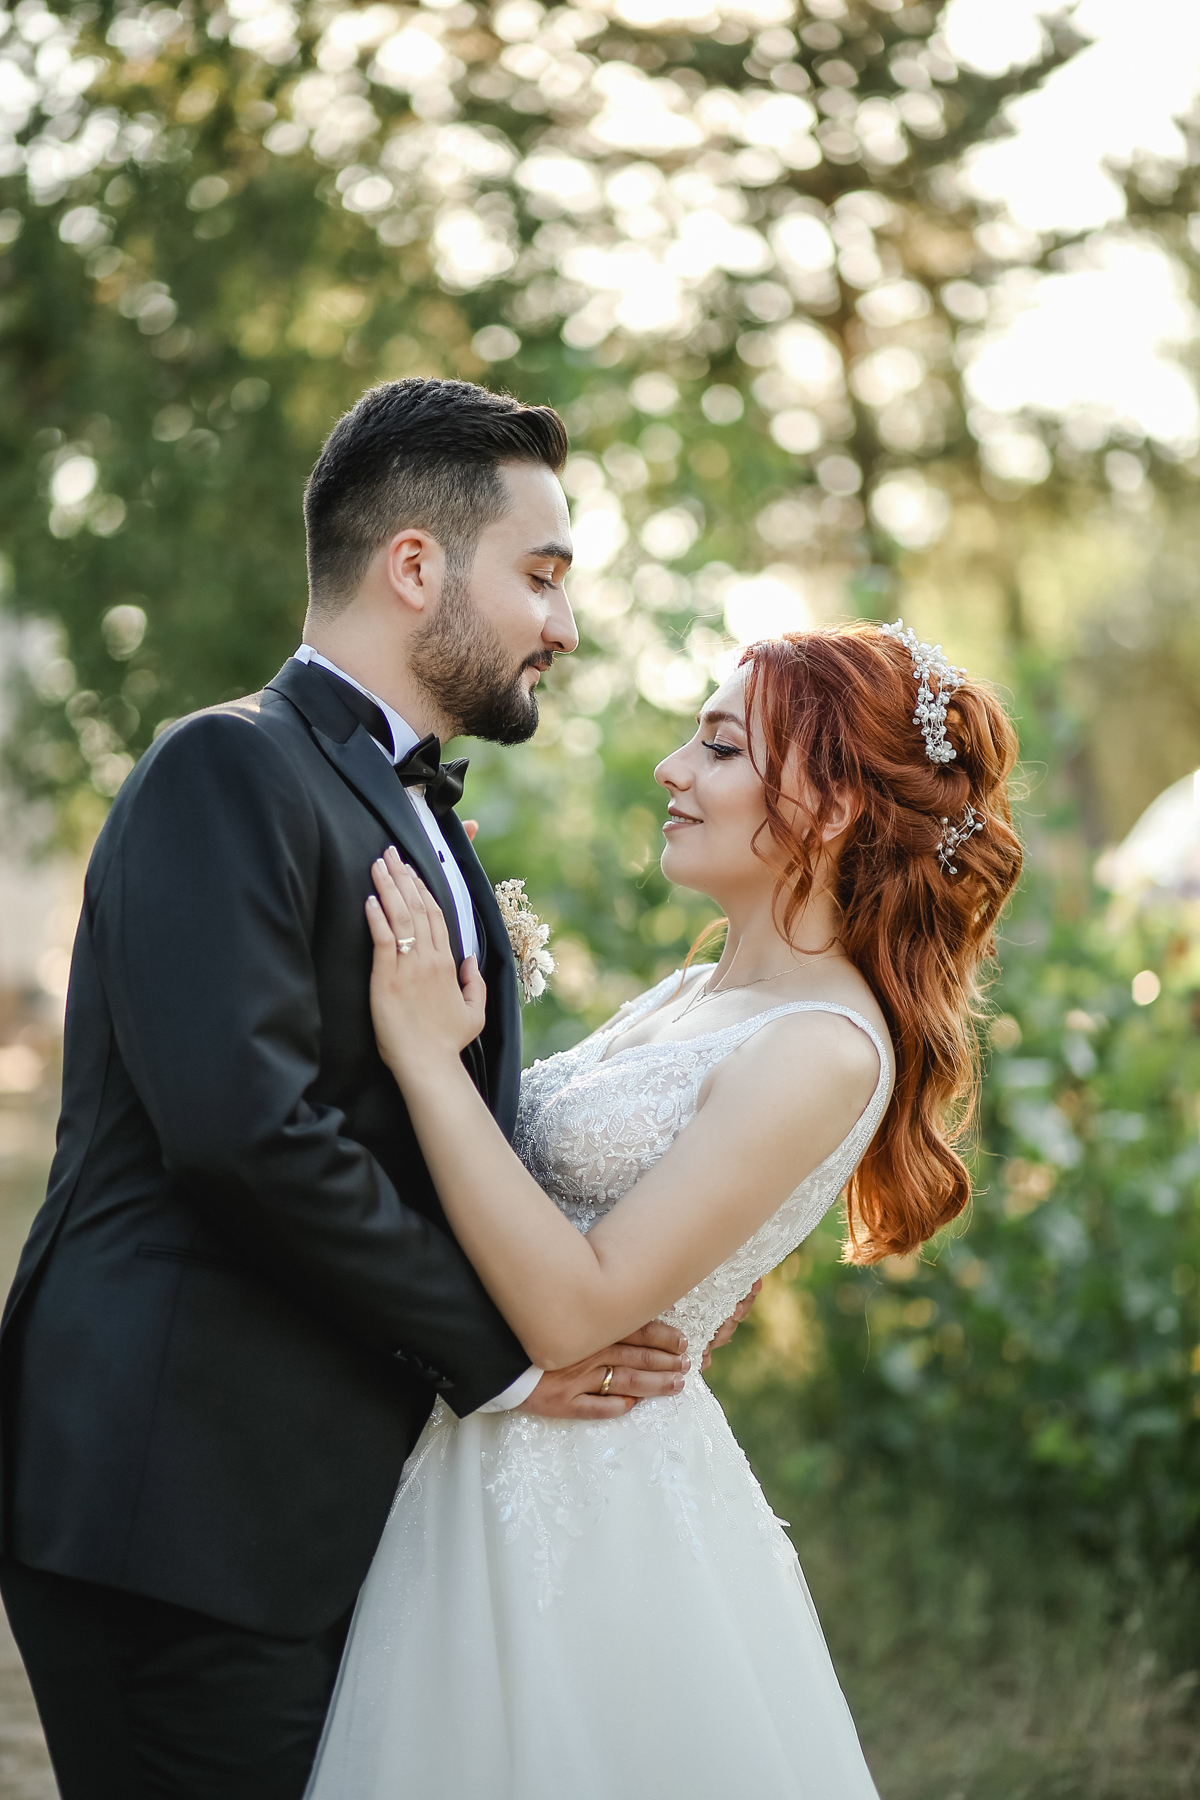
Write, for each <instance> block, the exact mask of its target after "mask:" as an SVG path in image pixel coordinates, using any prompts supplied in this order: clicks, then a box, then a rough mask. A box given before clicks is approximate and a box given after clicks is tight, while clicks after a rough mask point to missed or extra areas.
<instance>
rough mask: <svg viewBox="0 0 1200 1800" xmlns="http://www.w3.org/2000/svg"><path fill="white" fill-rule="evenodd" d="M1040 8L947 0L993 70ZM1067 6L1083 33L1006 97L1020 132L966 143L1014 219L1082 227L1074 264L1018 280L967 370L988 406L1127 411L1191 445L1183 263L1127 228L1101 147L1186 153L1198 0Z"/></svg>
mask: <svg viewBox="0 0 1200 1800" xmlns="http://www.w3.org/2000/svg"><path fill="white" fill-rule="evenodd" d="M1046 10H1047V8H1046V6H1045V4H1044V3H1043V4H1042V5H1041V6H1039V5H1036V4H1033V3H1031V0H952V4H951V6H950V7H949V9H948V12H947V15H946V25H945V29H946V35H947V37H948V38H949V40H950V43H951V46H952V48H953V49H954V51H955V53H956V55H957V56H958V57H959V58H960V59H961V60H962V61H963V62H968V63H970V64H972V65H974V66H975V67H977V68H979V69H982V70H984V71H987V72H991V73H999V72H1000V71H1002V70H1003V69H1005V68H1008V67H1012V66H1021V65H1023V64H1025V63H1027V62H1028V61H1030V60H1031V59H1032V58H1033V57H1034V56H1035V55H1036V54H1037V51H1038V46H1039V42H1040V39H1041V30H1042V28H1041V26H1040V24H1039V23H1038V18H1037V15H1038V12H1039V11H1046ZM1069 17H1070V19H1071V22H1072V23H1073V24H1074V26H1075V27H1076V29H1077V30H1078V31H1079V32H1080V33H1081V34H1082V35H1084V36H1086V37H1088V38H1090V39H1091V40H1092V41H1091V42H1090V44H1089V45H1088V47H1087V48H1086V49H1084V50H1082V51H1081V52H1080V53H1079V54H1078V55H1077V56H1075V57H1074V58H1072V60H1071V61H1070V62H1069V63H1066V64H1065V65H1064V66H1063V67H1062V68H1061V69H1058V70H1057V71H1056V72H1055V73H1054V74H1053V75H1051V76H1050V77H1049V79H1048V80H1047V81H1046V83H1045V84H1044V86H1043V87H1042V88H1041V89H1039V90H1038V91H1037V92H1036V93H1032V94H1029V95H1026V96H1024V97H1023V98H1021V99H1019V100H1016V101H1014V102H1013V103H1012V105H1011V107H1010V111H1009V117H1010V119H1011V121H1012V123H1013V124H1014V125H1015V127H1016V133H1015V136H1014V137H1012V138H1009V139H1006V140H1001V141H999V142H997V143H996V144H993V145H988V146H986V147H984V148H982V149H980V150H978V151H977V152H975V154H974V155H973V157H972V158H971V161H970V165H969V179H970V181H971V184H972V186H973V187H974V189H975V191H976V192H977V193H978V194H980V195H981V196H984V197H986V198H989V199H994V200H997V201H1001V202H1003V204H1004V205H1005V206H1006V208H1007V210H1008V212H1009V214H1010V215H1011V217H1012V218H1013V220H1014V221H1015V222H1016V223H1017V225H1019V226H1022V227H1024V228H1025V229H1027V230H1029V231H1063V232H1074V231H1079V232H1086V233H1089V234H1090V237H1089V241H1088V243H1087V246H1086V249H1085V250H1084V251H1083V252H1082V253H1081V254H1080V255H1079V257H1078V259H1077V261H1078V265H1079V266H1078V267H1076V268H1075V269H1073V270H1072V271H1071V272H1068V273H1064V274H1061V275H1054V276H1051V277H1048V278H1046V279H1045V280H1043V281H1042V282H1040V283H1036V284H1029V283H1026V284H1025V288H1024V291H1023V294H1022V300H1023V302H1024V304H1022V305H1019V306H1016V305H1014V306H1010V307H1008V308H1006V309H1005V310H1007V311H1008V312H1009V321H1008V322H1007V323H1005V324H1003V325H1002V326H1001V329H1000V330H999V331H998V332H997V333H995V334H993V335H992V337H991V339H990V341H988V340H985V342H984V344H983V346H982V348H981V350H980V353H979V355H978V358H977V360H976V362H975V364H974V366H973V369H972V371H971V375H970V378H969V379H970V382H971V386H972V387H973V389H974V391H975V394H976V396H977V397H978V399H979V400H980V401H981V402H982V403H983V404H984V405H986V406H988V407H990V408H993V409H995V410H997V411H1008V410H1010V409H1016V408H1018V407H1020V406H1023V405H1033V406H1044V407H1046V408H1048V409H1051V410H1053V411H1056V412H1072V411H1077V412H1079V413H1080V414H1083V415H1090V416H1092V417H1095V418H1098V419H1099V420H1104V419H1107V420H1110V421H1112V420H1118V421H1124V422H1126V423H1127V425H1129V426H1131V427H1134V428H1140V429H1141V430H1143V431H1144V432H1145V433H1146V434H1147V435H1148V436H1151V437H1154V438H1156V439H1158V440H1159V441H1160V442H1162V443H1165V444H1167V445H1171V446H1173V447H1174V448H1176V449H1177V450H1178V451H1180V452H1183V453H1188V452H1190V451H1193V450H1194V449H1195V448H1196V447H1197V444H1200V410H1198V408H1197V400H1196V393H1195V388H1194V386H1193V383H1192V381H1191V380H1190V379H1189V378H1188V377H1187V376H1186V375H1185V374H1184V372H1183V370H1182V368H1181V367H1180V366H1179V365H1178V363H1177V362H1176V361H1175V360H1174V358H1173V356H1172V350H1173V349H1174V348H1175V347H1176V346H1178V345H1181V344H1183V343H1184V342H1186V341H1187V340H1188V339H1190V338H1192V337H1193V336H1194V335H1195V334H1196V332H1197V329H1198V324H1200V322H1198V321H1197V318H1196V313H1195V309H1194V308H1193V307H1192V305H1191V303H1190V301H1189V300H1188V298H1187V294H1186V291H1185V287H1184V283H1183V280H1182V277H1181V274H1180V272H1179V271H1178V269H1177V268H1176V267H1175V266H1174V265H1173V264H1172V263H1171V262H1170V261H1169V260H1168V259H1167V258H1165V257H1163V256H1162V255H1160V254H1159V253H1158V252H1157V251H1156V250H1154V249H1153V248H1151V247H1149V246H1147V245H1146V244H1145V242H1144V241H1142V242H1141V243H1138V244H1134V243H1132V242H1130V241H1129V235H1128V233H1127V232H1126V231H1125V230H1123V228H1122V225H1121V221H1122V219H1123V217H1124V200H1123V196H1122V193H1121V190H1120V188H1119V187H1118V186H1117V184H1116V182H1115V181H1114V180H1113V179H1112V176H1111V174H1110V173H1109V172H1108V170H1107V169H1106V168H1105V162H1106V160H1113V161H1116V162H1118V163H1128V162H1129V161H1130V160H1131V159H1133V158H1135V157H1137V156H1139V155H1146V156H1150V157H1154V158H1161V159H1164V160H1166V161H1168V162H1179V161H1182V160H1183V158H1184V154H1185V149H1184V140H1183V136H1182V133H1181V131H1180V129H1179V126H1178V125H1177V124H1176V122H1175V120H1176V118H1177V117H1178V116H1179V115H1180V114H1182V113H1184V112H1186V111H1187V110H1188V109H1189V108H1190V107H1191V106H1192V105H1193V104H1194V103H1195V100H1196V96H1197V94H1200V3H1198V0H1079V4H1077V5H1076V6H1074V7H1073V8H1071V9H1070V11H1069ZM1012 298H1014V299H1015V295H1013V296H1012Z"/></svg>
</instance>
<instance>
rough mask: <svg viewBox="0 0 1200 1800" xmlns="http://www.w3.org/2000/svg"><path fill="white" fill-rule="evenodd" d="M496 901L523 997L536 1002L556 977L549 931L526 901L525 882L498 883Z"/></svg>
mask: <svg viewBox="0 0 1200 1800" xmlns="http://www.w3.org/2000/svg"><path fill="white" fill-rule="evenodd" d="M496 900H497V902H498V904H499V907H500V917H501V918H502V919H503V920H504V928H505V930H506V931H507V932H508V941H509V943H510V944H511V945H512V953H513V956H514V957H515V958H516V963H517V980H518V981H519V982H520V984H521V997H522V999H523V1000H525V1001H530V1000H536V999H537V997H538V995H539V994H544V993H545V991H546V977H547V975H553V973H554V958H553V957H552V956H551V954H550V952H549V951H548V950H547V948H546V945H547V943H548V942H549V938H550V927H549V926H548V925H543V924H542V921H541V920H540V919H539V918H538V916H537V914H536V913H535V912H534V910H533V908H532V907H531V906H530V904H529V902H528V900H527V899H526V898H525V883H524V882H523V881H498V882H497V883H496Z"/></svg>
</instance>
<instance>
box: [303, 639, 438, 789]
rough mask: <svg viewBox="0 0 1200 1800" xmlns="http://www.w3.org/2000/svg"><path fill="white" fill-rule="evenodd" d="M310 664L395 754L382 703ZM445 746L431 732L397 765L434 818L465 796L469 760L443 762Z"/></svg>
mask: <svg viewBox="0 0 1200 1800" xmlns="http://www.w3.org/2000/svg"><path fill="white" fill-rule="evenodd" d="M310 666H311V667H313V668H315V669H316V670H318V672H319V673H320V674H321V675H322V676H323V677H324V679H325V680H326V681H327V682H328V683H329V684H330V686H331V687H332V688H333V689H334V690H335V692H336V693H337V696H338V698H339V700H340V701H341V702H342V704H343V706H345V708H346V709H347V711H348V712H351V713H353V715H354V717H355V718H356V719H357V720H358V722H359V724H360V725H365V727H366V729H367V730H368V731H369V732H370V734H371V736H372V737H373V738H374V739H375V742H376V743H377V744H381V745H382V746H383V748H384V749H385V750H386V751H387V753H388V755H389V756H394V755H395V743H394V740H393V738H392V728H391V726H390V725H389V724H388V722H387V714H386V713H385V712H384V710H383V708H382V707H381V706H377V705H376V704H375V702H374V700H372V699H371V696H370V695H369V694H364V693H363V692H362V690H361V689H360V688H356V687H352V686H351V684H350V683H349V682H348V681H343V679H342V677H341V676H340V675H335V674H334V673H333V670H332V669H325V668H322V667H321V664H320V663H313V664H311V665H310ZM441 754H442V746H441V744H440V743H439V742H438V740H437V738H435V737H434V736H433V735H432V734H431V735H430V736H429V737H427V738H422V739H421V741H420V743H419V744H414V745H413V747H412V749H411V750H410V751H409V753H408V755H407V756H402V757H401V758H400V761H399V762H398V763H397V764H396V773H397V775H398V776H399V777H400V781H401V785H402V786H404V787H423V788H424V789H425V802H426V805H427V806H428V807H429V810H430V812H431V813H432V814H433V816H434V818H435V819H440V818H441V816H442V814H443V813H448V812H449V811H450V809H451V808H452V807H455V806H457V805H458V803H459V801H460V800H461V799H462V791H463V777H464V776H465V774H466V772H467V767H468V764H467V759H466V757H465V756H464V757H460V758H459V760H458V761H457V762H452V763H444V762H442V761H441Z"/></svg>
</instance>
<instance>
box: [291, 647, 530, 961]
mask: <svg viewBox="0 0 1200 1800" xmlns="http://www.w3.org/2000/svg"><path fill="white" fill-rule="evenodd" d="M268 685H269V686H270V687H271V688H272V689H273V690H274V691H275V692H276V693H280V694H283V695H284V697H285V698H286V699H288V700H290V701H291V702H292V704H293V706H295V707H296V708H297V709H298V710H299V711H300V712H301V713H303V714H304V717H305V718H306V719H307V720H308V723H309V726H310V727H311V729H312V734H313V739H314V741H315V743H316V744H317V746H318V747H319V749H320V750H321V752H322V754H323V755H324V756H325V757H326V759H327V760H328V761H329V762H330V763H332V764H333V767H334V768H335V769H336V770H337V772H338V774H339V775H340V776H341V777H342V780H343V781H345V782H346V783H347V784H348V785H349V786H350V787H352V788H353V789H354V791H355V793H356V794H357V795H358V797H359V799H360V800H362V801H363V802H364V803H365V804H366V805H367V806H369V807H370V809H371V811H372V812H373V813H374V814H375V815H376V817H377V818H378V819H379V820H380V821H381V822H382V823H383V825H385V826H386V828H387V830H388V832H389V834H390V836H391V839H392V842H393V843H394V844H395V846H396V848H397V849H398V850H399V852H400V854H401V856H402V857H403V858H404V860H405V862H407V863H410V864H411V865H412V867H413V868H414V869H415V870H416V871H417V873H418V875H419V876H420V877H421V880H422V881H423V882H424V883H425V886H426V887H427V888H428V889H429V891H430V893H431V894H432V895H433V897H434V899H435V900H436V901H437V903H438V905H439V906H440V907H441V909H442V914H443V916H444V918H445V920H446V929H447V931H448V932H449V933H450V947H451V949H452V950H453V952H454V960H455V962H456V963H458V962H461V961H462V957H463V946H462V935H461V932H460V930H459V924H458V911H457V908H456V907H455V904H454V897H453V895H452V894H451V892H450V888H449V886H448V884H447V882H446V878H445V876H444V875H443V874H442V868H441V864H440V863H439V862H438V858H437V852H436V851H435V850H434V848H433V845H432V844H431V843H430V841H429V839H428V837H427V836H426V835H425V830H424V827H423V826H422V824H421V821H420V819H418V817H417V814H416V810H415V808H414V807H413V804H412V801H411V800H410V799H409V797H408V795H407V794H406V793H405V791H404V789H403V787H402V786H401V785H400V782H399V781H398V780H397V778H396V771H395V769H394V768H392V767H391V765H390V764H389V763H388V761H387V758H386V757H385V756H384V755H383V754H382V753H381V752H380V749H379V746H378V744H377V743H376V742H375V740H374V738H373V737H372V736H371V734H370V732H369V731H368V730H367V729H366V727H365V726H364V725H360V724H359V722H358V720H357V719H356V718H355V717H354V715H353V714H352V713H351V712H350V710H349V708H348V707H346V706H343V704H342V702H341V701H340V700H339V698H338V696H337V693H336V691H335V689H334V687H333V685H332V683H330V682H328V681H326V679H325V677H324V675H322V674H321V672H320V670H319V669H316V668H313V667H312V666H311V665H310V664H307V663H298V662H296V660H295V658H293V659H292V660H291V661H290V662H288V663H285V664H284V667H283V668H282V670H281V671H280V673H279V674H278V675H277V676H276V677H275V679H274V681H272V682H270V683H269V684H268ZM455 824H456V825H457V824H458V821H457V820H455ZM459 830H460V832H461V830H462V828H461V826H460V827H459ZM443 835H444V829H443ZM463 836H464V838H465V836H466V834H465V833H463ZM454 848H455V852H456V854H457V846H455V847H454ZM480 873H481V874H482V870H480ZM368 874H369V871H368V870H366V869H364V870H363V877H364V880H365V879H366V878H367V877H368ZM486 879H487V878H486V876H485V877H484V880H485V881H486ZM472 897H474V896H472ZM494 904H495V902H494V900H493V905H494ZM476 905H477V906H478V902H476ZM497 917H499V914H498V912H497Z"/></svg>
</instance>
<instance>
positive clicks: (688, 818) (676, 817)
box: [663, 806, 703, 832]
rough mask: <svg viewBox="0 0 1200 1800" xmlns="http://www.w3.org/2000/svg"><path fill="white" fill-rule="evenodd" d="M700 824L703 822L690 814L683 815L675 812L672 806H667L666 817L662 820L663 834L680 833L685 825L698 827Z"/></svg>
mask: <svg viewBox="0 0 1200 1800" xmlns="http://www.w3.org/2000/svg"><path fill="white" fill-rule="evenodd" d="M702 823H703V821H702V820H701V819H697V818H693V816H692V814H691V813H685V812H682V811H679V810H677V809H676V808H675V807H673V806H668V808H667V816H666V818H665V819H664V820H663V830H664V831H665V832H666V831H681V830H682V829H683V828H684V826H686V825H700V824H702Z"/></svg>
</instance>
